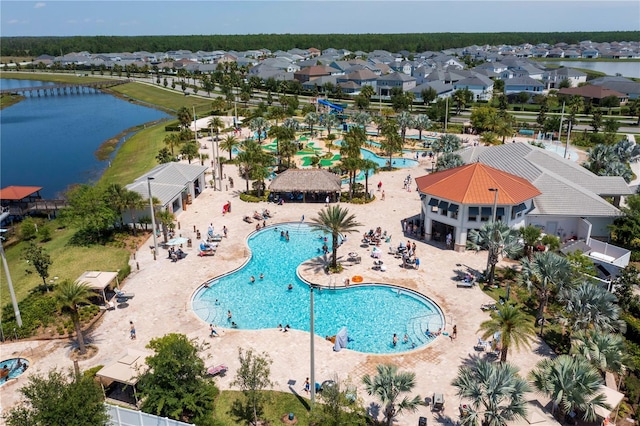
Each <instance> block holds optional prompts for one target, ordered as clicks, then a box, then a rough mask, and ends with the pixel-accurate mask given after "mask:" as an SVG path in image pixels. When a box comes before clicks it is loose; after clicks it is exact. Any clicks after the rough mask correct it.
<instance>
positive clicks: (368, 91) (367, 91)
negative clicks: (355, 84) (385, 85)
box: [360, 84, 376, 100]
mask: <svg viewBox="0 0 640 426" xmlns="http://www.w3.org/2000/svg"><path fill="white" fill-rule="evenodd" d="M360 94H361V95H363V96H365V97H366V98H367V99H369V100H371V97H372V96H373V95H375V94H376V90H375V89H374V88H373V86H370V85H368V84H366V85H364V86H362V89H360Z"/></svg>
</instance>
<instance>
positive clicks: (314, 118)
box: [303, 112, 320, 136]
mask: <svg viewBox="0 0 640 426" xmlns="http://www.w3.org/2000/svg"><path fill="white" fill-rule="evenodd" d="M303 121H304V124H306V125H307V126H309V134H310V135H311V136H313V126H314V125H315V124H316V123H318V121H320V117H319V116H318V114H316V113H315V112H309V113H307V114H306V115H305V116H304V120H303Z"/></svg>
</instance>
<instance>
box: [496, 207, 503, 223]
mask: <svg viewBox="0 0 640 426" xmlns="http://www.w3.org/2000/svg"><path fill="white" fill-rule="evenodd" d="M503 218H504V207H498V210H497V213H496V220H499V221H502V220H503Z"/></svg>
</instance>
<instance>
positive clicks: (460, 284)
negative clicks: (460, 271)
mask: <svg viewBox="0 0 640 426" xmlns="http://www.w3.org/2000/svg"><path fill="white" fill-rule="evenodd" d="M474 285H476V277H473V279H472V280H471V281H465V280H460V281H458V282H457V283H456V286H457V287H462V288H471V287H473V286H474Z"/></svg>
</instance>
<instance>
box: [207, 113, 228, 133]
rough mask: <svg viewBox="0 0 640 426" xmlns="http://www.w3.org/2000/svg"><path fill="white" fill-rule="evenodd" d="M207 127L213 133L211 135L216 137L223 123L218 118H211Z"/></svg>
mask: <svg viewBox="0 0 640 426" xmlns="http://www.w3.org/2000/svg"><path fill="white" fill-rule="evenodd" d="M208 126H209V128H210V129H211V130H212V131H213V133H215V134H216V135H217V134H218V132H220V130H221V129H224V122H223V121H222V119H221V118H220V117H211V119H210V120H209V123H208Z"/></svg>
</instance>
